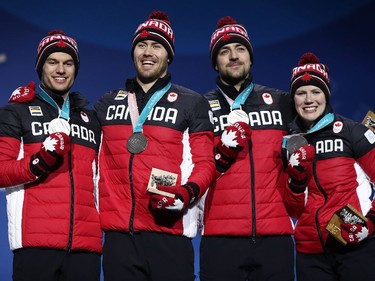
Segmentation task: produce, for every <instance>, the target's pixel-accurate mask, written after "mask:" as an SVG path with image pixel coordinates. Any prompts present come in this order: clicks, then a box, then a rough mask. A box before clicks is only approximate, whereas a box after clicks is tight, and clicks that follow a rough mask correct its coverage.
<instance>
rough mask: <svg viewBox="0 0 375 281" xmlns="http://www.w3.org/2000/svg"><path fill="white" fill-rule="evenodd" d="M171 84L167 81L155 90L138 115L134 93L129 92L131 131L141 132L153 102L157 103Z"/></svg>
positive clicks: (153, 104)
mask: <svg viewBox="0 0 375 281" xmlns="http://www.w3.org/2000/svg"><path fill="white" fill-rule="evenodd" d="M171 85H172V84H171V83H170V82H169V83H168V84H167V85H166V86H165V87H164V88H163V89H160V90H158V91H156V92H155V93H154V94H153V95H152V96H151V98H150V99H149V101H148V102H147V104H146V106H145V107H144V108H143V110H142V112H141V114H140V115H139V113H138V106H137V100H136V97H135V93H131V94H129V95H128V105H129V111H130V119H131V120H132V125H133V133H141V132H142V127H143V123H144V122H145V121H146V119H147V116H148V115H149V114H150V112H151V110H152V109H153V108H154V106H155V104H157V102H158V101H159V100H160V99H161V97H162V96H164V94H165V93H166V92H167V91H168V90H169V88H170V87H171ZM129 98H130V100H129Z"/></svg>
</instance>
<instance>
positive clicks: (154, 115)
mask: <svg viewBox="0 0 375 281" xmlns="http://www.w3.org/2000/svg"><path fill="white" fill-rule="evenodd" d="M170 79H171V78H170V75H167V77H165V78H162V79H159V80H158V81H157V82H156V84H155V85H154V86H153V87H152V88H151V89H150V90H149V92H148V93H144V92H143V90H142V88H141V87H140V86H139V85H138V83H137V82H136V81H135V79H134V80H128V81H127V86H126V88H127V90H130V91H131V92H135V94H136V99H137V105H138V110H139V113H140V114H141V112H142V109H143V108H144V107H145V105H146V103H147V101H148V100H149V99H150V97H151V95H152V94H153V93H154V92H155V91H156V90H159V89H162V88H163V87H164V86H165V85H166V84H167V83H168V82H169V81H170ZM127 96H128V91H125V90H115V91H112V92H110V93H107V94H105V95H104V96H103V97H102V98H101V99H100V100H99V101H98V103H97V104H96V105H95V110H96V113H97V115H98V119H99V121H100V123H101V127H102V132H103V135H102V147H101V150H100V156H99V159H100V170H101V176H100V181H99V186H100V188H99V189H100V196H99V198H100V201H99V203H100V204H99V206H100V216H101V224H102V228H103V230H104V231H122V232H130V233H133V232H138V231H153V232H163V233H170V234H174V235H185V236H187V237H193V236H195V235H196V231H197V217H198V210H197V206H196V205H193V206H192V207H190V208H189V209H188V210H187V212H184V213H174V212H171V211H162V212H160V211H159V212H158V211H156V212H153V211H152V210H151V209H150V207H149V201H150V193H149V192H148V191H147V185H148V182H149V179H150V175H151V169H152V168H157V169H161V170H165V171H168V172H172V173H176V174H177V175H178V178H177V184H184V183H186V182H193V183H195V184H197V185H198V186H199V187H200V195H199V197H201V196H202V194H203V193H204V192H205V191H206V189H207V188H208V186H209V184H210V183H211V181H212V179H213V177H214V174H215V164H214V158H213V132H212V123H211V122H210V119H209V111H210V108H209V105H208V103H207V101H206V100H205V99H204V98H203V96H201V95H199V94H197V93H195V92H192V91H191V90H189V89H186V88H184V87H181V86H178V85H175V84H172V86H171V88H170V89H169V90H168V91H167V92H166V93H165V94H164V95H163V96H162V98H161V99H160V100H159V101H158V102H157V104H156V105H155V106H154V108H153V109H152V110H151V111H150V113H149V115H148V117H147V118H146V121H145V122H144V124H143V134H144V135H145V137H146V138H147V140H148V144H147V147H146V149H145V150H144V151H143V152H141V153H139V154H132V153H130V152H129V151H128V150H127V147H126V144H127V141H128V139H129V138H130V137H131V136H132V134H133V127H132V123H131V118H130V114H129V107H128V98H127Z"/></svg>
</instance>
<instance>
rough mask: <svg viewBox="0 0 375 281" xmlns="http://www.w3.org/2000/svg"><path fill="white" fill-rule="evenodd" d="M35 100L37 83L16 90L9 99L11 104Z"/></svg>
mask: <svg viewBox="0 0 375 281" xmlns="http://www.w3.org/2000/svg"><path fill="white" fill-rule="evenodd" d="M34 98H35V83H34V82H33V81H31V82H30V83H29V84H28V85H27V86H21V87H18V88H17V89H15V90H14V91H13V93H12V95H11V96H10V98H9V103H11V102H16V103H26V102H29V101H32V100H33V99H34Z"/></svg>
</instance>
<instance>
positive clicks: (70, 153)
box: [67, 150, 74, 252]
mask: <svg viewBox="0 0 375 281" xmlns="http://www.w3.org/2000/svg"><path fill="white" fill-rule="evenodd" d="M68 166H69V178H70V187H71V189H70V226H69V240H68V246H67V249H68V252H70V250H71V248H72V240H73V225H74V180H73V173H72V151H71V150H69V152H68Z"/></svg>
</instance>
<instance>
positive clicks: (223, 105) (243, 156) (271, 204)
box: [203, 79, 293, 237]
mask: <svg viewBox="0 0 375 281" xmlns="http://www.w3.org/2000/svg"><path fill="white" fill-rule="evenodd" d="M250 82H251V81H250V80H248V81H246V82H245V84H244V85H243V86H242V88H245V87H246V86H248V85H249V83H250ZM217 85H218V88H217V89H215V90H213V91H212V92H210V93H208V94H206V95H205V97H206V98H207V100H208V101H209V103H210V105H211V109H212V111H213V114H214V133H215V144H216V143H218V142H219V141H220V137H221V134H222V132H223V131H224V129H225V127H226V126H227V125H228V123H227V116H228V114H229V113H230V105H229V104H228V102H227V100H226V98H225V97H224V95H223V94H222V92H224V93H226V95H227V96H229V97H230V98H231V99H232V100H234V99H235V97H236V96H237V95H238V92H237V91H236V89H235V88H234V87H228V86H225V85H223V84H222V83H221V82H220V80H219V79H217ZM242 110H244V111H245V112H246V113H248V116H249V119H250V124H249V125H250V128H251V129H252V135H251V139H250V140H249V143H248V146H247V147H245V148H244V149H243V150H242V151H241V152H240V153H239V154H238V157H237V159H236V161H235V162H234V163H233V164H232V166H231V167H230V168H229V169H228V170H227V171H226V172H225V173H224V174H222V175H221V177H219V178H218V179H217V181H216V182H215V183H214V184H213V185H212V187H210V189H209V191H208V194H207V196H206V199H205V204H204V228H203V235H206V236H212V235H214V236H218V235H225V236H245V237H256V236H264V235H289V234H292V233H293V227H292V221H291V220H290V218H289V216H288V214H287V211H286V208H285V206H284V204H283V192H284V189H285V188H286V183H287V181H286V175H285V173H284V172H283V163H282V157H281V144H282V138H283V136H284V135H285V134H286V133H287V124H288V123H289V122H291V110H290V97H289V94H287V93H285V92H282V91H280V90H276V89H272V88H267V87H264V86H261V85H257V84H254V88H253V90H252V92H251V94H250V96H249V97H248V98H247V99H246V101H245V104H244V105H242Z"/></svg>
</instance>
